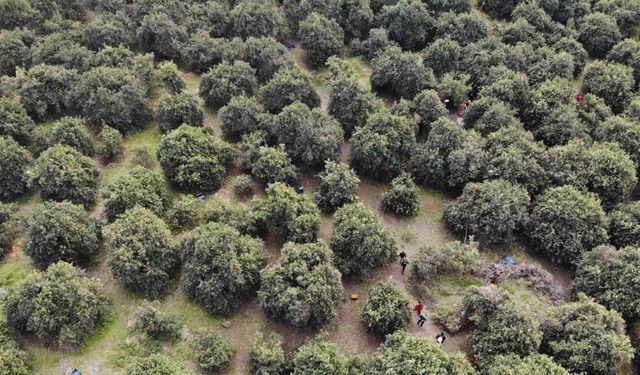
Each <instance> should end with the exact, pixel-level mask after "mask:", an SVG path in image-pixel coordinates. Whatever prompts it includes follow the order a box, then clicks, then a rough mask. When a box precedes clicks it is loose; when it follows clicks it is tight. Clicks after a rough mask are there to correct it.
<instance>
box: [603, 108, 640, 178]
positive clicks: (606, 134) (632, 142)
mask: <svg viewBox="0 0 640 375" xmlns="http://www.w3.org/2000/svg"><path fill="white" fill-rule="evenodd" d="M594 138H595V140H597V141H599V142H616V143H617V144H618V145H620V148H622V150H623V151H625V152H626V153H627V154H628V155H629V157H630V158H631V159H632V160H633V162H634V163H635V165H636V169H637V170H638V169H639V168H640V122H635V121H631V120H628V119H626V118H624V117H619V116H611V117H609V118H608V119H607V120H605V121H604V122H602V123H601V124H600V126H598V127H597V128H596V131H595V134H594Z"/></svg>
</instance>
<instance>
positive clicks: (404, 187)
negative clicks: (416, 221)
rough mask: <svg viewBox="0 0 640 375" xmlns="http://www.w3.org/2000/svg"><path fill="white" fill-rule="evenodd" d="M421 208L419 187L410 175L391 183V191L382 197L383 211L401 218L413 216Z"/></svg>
mask: <svg viewBox="0 0 640 375" xmlns="http://www.w3.org/2000/svg"><path fill="white" fill-rule="evenodd" d="M419 208H420V197H419V196H418V187H417V186H416V184H415V183H414V182H413V178H412V177H411V175H410V174H408V173H402V174H401V175H400V176H398V177H396V178H394V179H393V181H391V190H389V191H387V192H386V193H384V195H383V196H382V209H383V210H384V211H386V212H391V213H394V214H396V215H399V216H413V215H415V214H416V213H417V212H418V209H419Z"/></svg>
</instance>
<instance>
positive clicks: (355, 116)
mask: <svg viewBox="0 0 640 375" xmlns="http://www.w3.org/2000/svg"><path fill="white" fill-rule="evenodd" d="M373 109H374V105H373V98H372V96H371V93H370V92H368V91H366V90H365V89H364V88H363V87H362V86H360V83H358V81H357V80H356V79H355V78H353V77H348V76H347V77H345V76H339V77H338V78H337V79H335V80H334V81H333V82H332V83H331V94H330V95H329V104H328V108H327V113H328V114H329V115H330V116H331V117H333V118H335V119H336V120H338V123H340V125H341V126H342V130H344V133H345V136H346V137H351V134H353V132H354V131H355V130H356V129H358V128H360V127H362V126H364V125H365V123H366V121H367V118H368V117H369V115H370V114H371V113H372V112H373Z"/></svg>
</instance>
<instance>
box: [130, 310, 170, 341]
mask: <svg viewBox="0 0 640 375" xmlns="http://www.w3.org/2000/svg"><path fill="white" fill-rule="evenodd" d="M181 329H182V323H181V322H180V321H179V320H178V318H177V317H176V316H174V315H170V314H165V313H162V312H160V311H159V310H158V309H156V308H155V307H153V306H151V305H149V304H147V305H144V306H141V307H139V308H138V309H137V310H136V312H135V313H134V315H133V330H134V331H136V332H139V333H142V334H144V335H146V336H148V337H150V338H152V339H154V340H164V339H166V340H178V339H179V338H180V334H181V332H180V331H181Z"/></svg>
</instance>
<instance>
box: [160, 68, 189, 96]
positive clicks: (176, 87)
mask: <svg viewBox="0 0 640 375" xmlns="http://www.w3.org/2000/svg"><path fill="white" fill-rule="evenodd" d="M156 73H157V75H158V80H159V81H160V83H162V85H163V86H164V87H165V88H166V89H167V90H169V92H170V93H171V94H179V93H181V92H182V91H183V90H184V89H185V88H186V87H187V83H186V82H185V81H184V79H182V76H181V75H180V70H178V66H177V65H176V63H174V62H173V61H163V62H161V63H160V64H158V68H157V71H156Z"/></svg>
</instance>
